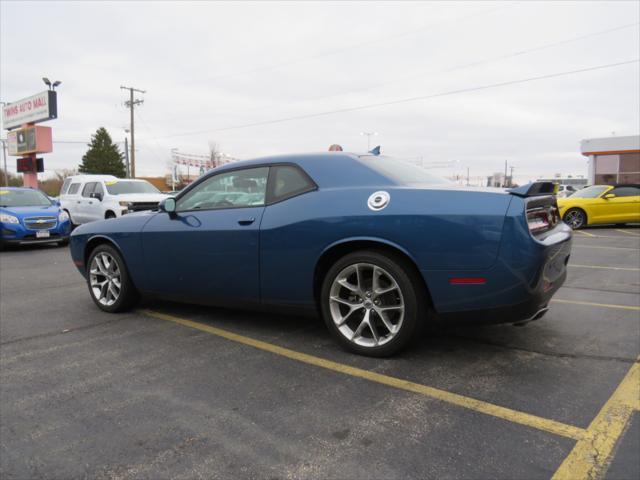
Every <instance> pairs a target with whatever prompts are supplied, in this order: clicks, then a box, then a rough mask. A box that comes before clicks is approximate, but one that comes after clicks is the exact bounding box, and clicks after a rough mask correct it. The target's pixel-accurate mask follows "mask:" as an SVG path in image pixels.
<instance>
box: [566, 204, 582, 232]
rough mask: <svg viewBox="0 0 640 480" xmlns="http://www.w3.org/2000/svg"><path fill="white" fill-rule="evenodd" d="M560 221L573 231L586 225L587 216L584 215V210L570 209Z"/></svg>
mask: <svg viewBox="0 0 640 480" xmlns="http://www.w3.org/2000/svg"><path fill="white" fill-rule="evenodd" d="M562 219H563V220H564V223H566V224H567V225H569V226H570V227H571V228H572V229H574V230H577V229H578V228H582V227H584V226H585V225H586V224H587V215H586V214H585V213H584V210H581V209H579V208H570V209H569V210H567V213H565V214H564V217H563V218H562Z"/></svg>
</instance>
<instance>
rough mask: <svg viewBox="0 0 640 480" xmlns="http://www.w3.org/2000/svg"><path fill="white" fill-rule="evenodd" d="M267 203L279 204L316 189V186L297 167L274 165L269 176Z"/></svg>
mask: <svg viewBox="0 0 640 480" xmlns="http://www.w3.org/2000/svg"><path fill="white" fill-rule="evenodd" d="M269 176H270V177H269V195H268V201H269V203H273V202H279V201H281V200H285V199H287V198H291V197H294V196H296V195H300V194H301V193H305V192H309V191H311V190H315V189H316V184H315V183H313V181H312V180H311V179H310V178H309V176H308V175H307V174H306V173H305V172H303V171H302V170H301V169H300V168H299V167H296V166H294V165H276V166H273V167H271V172H270V174H269Z"/></svg>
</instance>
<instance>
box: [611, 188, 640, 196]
mask: <svg viewBox="0 0 640 480" xmlns="http://www.w3.org/2000/svg"><path fill="white" fill-rule="evenodd" d="M607 193H613V194H614V195H615V196H616V197H637V196H638V195H640V188H638V187H616V188H614V189H612V190H609V191H608V192H607Z"/></svg>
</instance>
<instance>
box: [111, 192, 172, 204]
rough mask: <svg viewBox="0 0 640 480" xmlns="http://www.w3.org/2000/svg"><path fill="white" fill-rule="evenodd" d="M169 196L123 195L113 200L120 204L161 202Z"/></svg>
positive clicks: (114, 197) (154, 194)
mask: <svg viewBox="0 0 640 480" xmlns="http://www.w3.org/2000/svg"><path fill="white" fill-rule="evenodd" d="M168 196H169V195H165V194H164V193H123V194H120V195H114V196H113V199H114V200H118V201H119V202H160V201H161V200H164V199H165V198H167V197H168Z"/></svg>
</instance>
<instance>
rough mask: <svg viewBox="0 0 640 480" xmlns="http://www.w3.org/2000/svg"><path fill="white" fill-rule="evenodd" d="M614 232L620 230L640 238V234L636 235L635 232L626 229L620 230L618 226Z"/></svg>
mask: <svg viewBox="0 0 640 480" xmlns="http://www.w3.org/2000/svg"><path fill="white" fill-rule="evenodd" d="M616 232H622V233H626V234H627V235H631V236H632V237H638V238H640V235H636V233H635V232H628V231H627V230H621V229H619V228H616Z"/></svg>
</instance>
